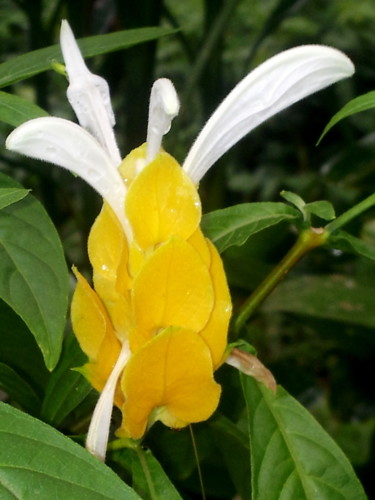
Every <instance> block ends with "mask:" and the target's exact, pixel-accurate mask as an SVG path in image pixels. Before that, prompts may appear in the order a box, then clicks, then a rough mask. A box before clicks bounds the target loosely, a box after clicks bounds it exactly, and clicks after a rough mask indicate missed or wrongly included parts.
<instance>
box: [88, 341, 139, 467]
mask: <svg viewBox="0 0 375 500" xmlns="http://www.w3.org/2000/svg"><path fill="white" fill-rule="evenodd" d="M130 356H131V352H130V349H129V344H128V343H127V342H126V343H124V345H123V347H122V350H121V352H120V356H119V357H118V359H117V361H116V364H115V366H114V368H113V370H112V372H111V375H110V376H109V377H108V380H107V382H106V384H105V387H104V389H103V391H102V393H101V394H100V396H99V399H98V402H97V403H96V406H95V410H94V413H93V415H92V418H91V422H90V427H89V431H88V433H87V439H86V448H87V449H88V451H89V452H90V453H92V454H93V455H95V456H97V457H98V458H99V459H100V460H102V461H103V462H104V460H105V454H106V451H107V444H108V436H109V428H110V424H111V416H112V408H113V399H114V395H115V389H116V385H117V381H118V379H119V377H120V375H121V372H122V371H123V369H124V367H125V365H126V363H127V362H128V360H129V358H130Z"/></svg>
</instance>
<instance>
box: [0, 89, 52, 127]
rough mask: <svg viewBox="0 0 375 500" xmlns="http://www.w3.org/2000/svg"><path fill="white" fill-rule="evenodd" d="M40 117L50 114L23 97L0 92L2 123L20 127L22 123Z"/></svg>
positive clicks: (0, 118) (0, 119) (0, 116)
mask: <svg viewBox="0 0 375 500" xmlns="http://www.w3.org/2000/svg"><path fill="white" fill-rule="evenodd" d="M40 116H48V113H47V112H46V111H44V109H42V108H40V107H39V106H37V105H36V104H34V103H32V102H30V101H27V100H26V99H23V98H22V97H18V96H16V95H12V94H8V93H7V92H0V121H2V122H5V123H8V124H9V125H12V126H13V127H18V125H21V123H23V122H25V121H27V120H32V119H33V118H39V117H40Z"/></svg>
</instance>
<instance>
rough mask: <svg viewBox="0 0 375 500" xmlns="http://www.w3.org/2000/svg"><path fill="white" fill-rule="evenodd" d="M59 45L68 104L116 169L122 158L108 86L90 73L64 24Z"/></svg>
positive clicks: (70, 31)
mask: <svg viewBox="0 0 375 500" xmlns="http://www.w3.org/2000/svg"><path fill="white" fill-rule="evenodd" d="M60 45H61V51H62V53H63V56H64V62H65V66H66V71H67V73H68V76H69V87H68V90H67V96H68V100H69V102H70V104H71V106H72V108H73V109H74V111H75V113H76V115H77V118H78V121H79V123H80V125H81V126H82V127H84V128H85V129H86V130H87V131H88V132H90V133H91V134H92V135H93V136H94V137H96V139H97V140H98V141H99V142H100V144H101V145H102V146H103V147H104V148H105V149H106V151H107V153H108V154H109V156H110V157H111V159H112V161H113V163H114V165H116V167H117V166H118V165H120V163H121V156H120V153H119V150H118V147H117V143H116V139H115V136H114V133H113V126H114V125H115V117H114V114H113V110H112V105H111V99H110V94H109V87H108V83H107V82H106V80H104V78H101V77H100V76H97V75H94V74H93V73H91V72H90V71H89V70H88V68H87V66H86V64H85V61H84V59H83V57H82V54H81V51H80V49H79V47H78V45H77V42H76V40H75V38H74V35H73V32H72V30H71V28H70V26H69V24H68V22H67V21H65V20H63V21H62V23H61V31H60Z"/></svg>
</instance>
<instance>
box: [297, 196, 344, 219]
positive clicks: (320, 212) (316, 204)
mask: <svg viewBox="0 0 375 500" xmlns="http://www.w3.org/2000/svg"><path fill="white" fill-rule="evenodd" d="M304 210H305V212H309V213H310V214H314V215H317V216H318V217H320V218H321V219H324V220H332V219H334V218H335V217H336V214H335V209H334V208H333V206H332V203H330V202H329V201H326V200H319V201H313V202H311V203H306V205H305V206H304Z"/></svg>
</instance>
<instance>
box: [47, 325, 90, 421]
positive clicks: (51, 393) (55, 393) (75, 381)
mask: <svg viewBox="0 0 375 500" xmlns="http://www.w3.org/2000/svg"><path fill="white" fill-rule="evenodd" d="M85 361H86V356H85V355H84V354H83V352H82V351H81V349H80V347H79V345H78V342H77V341H76V338H75V336H74V335H73V334H71V335H69V336H68V337H67V338H66V339H65V342H64V346H63V352H62V355H61V358H60V361H59V363H58V365H57V367H56V369H55V370H54V372H53V373H52V375H51V377H50V380H49V383H48V385H47V389H46V394H45V398H44V401H43V406H42V411H41V418H42V419H43V420H45V421H47V422H48V423H50V424H51V425H54V426H59V425H60V424H61V422H62V421H63V420H64V418H65V417H66V416H67V415H69V413H70V412H71V411H73V410H74V409H75V408H76V407H77V406H78V405H79V404H80V403H81V402H82V401H83V400H84V399H85V397H86V396H87V395H88V394H89V393H90V392H91V390H92V388H91V386H90V384H89V383H88V382H87V381H86V379H85V378H84V377H83V375H82V374H81V373H78V372H77V371H75V370H74V368H77V367H79V366H81V365H82V364H83V363H85Z"/></svg>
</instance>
